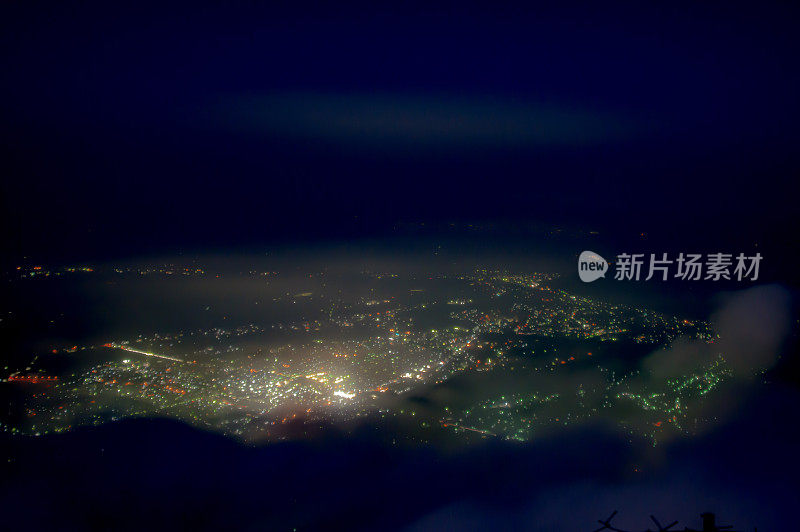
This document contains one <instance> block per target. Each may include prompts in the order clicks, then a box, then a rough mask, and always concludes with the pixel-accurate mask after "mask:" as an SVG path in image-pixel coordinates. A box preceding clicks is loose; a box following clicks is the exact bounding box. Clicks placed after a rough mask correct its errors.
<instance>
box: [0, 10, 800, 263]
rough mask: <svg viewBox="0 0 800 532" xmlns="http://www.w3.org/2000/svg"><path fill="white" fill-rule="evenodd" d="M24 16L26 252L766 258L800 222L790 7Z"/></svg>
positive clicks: (6, 208) (8, 108) (7, 148)
mask: <svg viewBox="0 0 800 532" xmlns="http://www.w3.org/2000/svg"><path fill="white" fill-rule="evenodd" d="M0 20H2V22H1V23H0V24H2V32H1V34H2V37H1V39H2V44H1V45H0V49H1V52H0V54H1V56H2V65H3V68H2V73H0V77H1V78H2V79H0V117H1V121H0V128H1V129H0V131H1V132H2V133H1V135H2V137H1V138H0V140H1V141H2V148H1V149H2V153H1V154H0V155H2V163H0V164H2V170H3V178H2V189H1V190H2V194H3V203H2V211H3V212H2V222H3V224H2V225H3V236H4V240H5V241H7V242H9V243H10V246H9V251H10V254H11V255H13V256H14V257H18V256H20V255H33V256H35V257H42V258H49V257H66V256H69V257H80V256H90V257H92V256H93V257H98V256H106V255H108V256H116V255H125V254H137V253H144V252H151V251H173V250H176V249H203V248H206V247H236V246H251V245H262V244H268V243H271V242H278V241H279V242H286V241H297V240H300V241H306V240H317V239H330V238H342V237H346V238H350V237H360V236H382V235H386V234H390V233H391V232H392V230H393V227H394V226H395V224H396V223H397V222H403V221H415V220H428V221H434V222H443V221H450V220H496V219H507V220H509V219H510V220H537V221H543V222H547V223H557V224H561V223H568V222H569V223H573V224H575V225H578V226H587V227H596V226H599V227H603V228H609V229H611V230H617V229H619V228H624V227H628V226H633V225H635V226H636V227H637V229H636V230H637V231H638V228H639V227H642V228H646V229H648V230H653V231H658V230H659V229H661V230H663V231H673V230H674V231H678V232H684V233H687V234H688V233H694V232H696V231H698V230H699V231H713V232H715V234H719V235H723V236H727V237H730V236H731V235H736V234H738V233H739V232H743V231H744V232H749V234H751V235H754V237H759V238H760V237H764V236H765V235H774V234H775V233H776V232H778V233H779V232H781V231H784V230H785V229H786V228H787V227H790V226H791V225H792V224H793V222H795V221H796V220H795V217H796V214H795V212H796V210H797V209H796V207H795V202H796V192H797V189H798V187H797V186H796V185H795V184H794V183H795V180H796V178H797V174H798V169H800V157H799V156H798V152H797V149H796V147H797V144H798V143H797V141H798V136H799V135H798V129H797V121H798V118H799V117H800V105H798V98H797V95H798V94H800V69H798V68H797V66H798V62H797V52H796V50H797V49H798V48H800V46H798V44H800V43H798V42H797V41H798V39H799V37H798V32H797V31H796V28H797V26H798V10H797V9H796V8H792V7H790V6H789V3H787V2H782V3H776V4H771V3H765V2H758V3H750V4H745V5H737V4H734V3H711V4H709V3H687V4H680V5H679V4H675V3H670V4H669V5H661V6H659V7H655V6H652V5H649V6H644V5H639V3H633V2H631V3H606V2H603V3H588V4H586V5H576V4H570V5H565V4H560V6H559V7H551V8H542V9H535V10H533V9H532V10H528V11H519V10H515V9H508V8H507V9H503V10H497V9H489V8H487V9H466V8H461V9H455V8H447V9H432V8H430V7H428V8H426V9H425V10H412V9H410V8H409V9H407V10H388V9H386V10H375V8H366V7H347V8H344V7H342V6H340V5H339V6H337V7H336V9H331V8H329V7H327V8H326V7H321V6H317V5H313V4H303V5H300V6H297V7H295V8H280V9H276V8H272V7H252V6H251V7H246V8H245V7H226V8H222V7H208V6H202V5H201V4H200V3H193V4H191V6H189V5H187V6H182V7H174V6H173V7H164V6H162V5H160V4H147V3H136V4H132V5H128V6H121V5H119V3H116V2H112V3H87V4H81V5H80V6H71V5H64V4H60V3H59V4H55V3H54V5H47V4H41V3H32V2H20V3H15V4H12V5H4V7H3V8H2V13H0ZM781 238H784V237H783V236H781ZM14 260H16V259H14Z"/></svg>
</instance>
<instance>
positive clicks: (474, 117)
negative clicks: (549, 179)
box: [218, 92, 634, 147]
mask: <svg viewBox="0 0 800 532" xmlns="http://www.w3.org/2000/svg"><path fill="white" fill-rule="evenodd" d="M218 110H219V111H221V112H222V114H223V115H224V121H225V122H227V123H228V124H229V125H232V126H233V127H235V128H237V129H243V130H246V131H251V132H260V133H264V134H269V135H277V136H282V137H290V138H300V139H313V140H323V141H336V142H342V143H349V144H352V143H355V144H361V145H365V144H366V145H372V146H375V145H378V144H380V145H384V146H408V145H418V146H439V147H441V146H446V145H456V146H464V145H471V146H488V147H526V146H556V147H557V146H576V145H577V146H583V145H597V144H603V143H606V142H609V141H615V140H618V139H619V138H620V137H628V136H631V135H632V134H633V130H634V127H633V121H632V120H630V119H628V118H624V117H621V116H618V114H615V113H609V112H600V111H596V110H589V109H583V108H580V106H569V105H554V104H547V103H537V102H531V101H523V100H513V99H509V98H498V97H462V96H453V95H444V94H442V95H430V94H425V95H408V94H395V93H387V94H371V93H369V94H363V93H362V94H333V93H327V94H326V93H315V92H308V93H269V94H262V95H246V96H237V97H234V98H231V99H228V100H227V101H225V102H224V103H223V104H222V105H221V107H220V108H219V109H218Z"/></svg>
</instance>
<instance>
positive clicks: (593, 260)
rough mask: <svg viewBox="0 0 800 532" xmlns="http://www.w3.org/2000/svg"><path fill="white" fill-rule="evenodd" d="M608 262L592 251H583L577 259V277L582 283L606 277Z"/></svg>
mask: <svg viewBox="0 0 800 532" xmlns="http://www.w3.org/2000/svg"><path fill="white" fill-rule="evenodd" d="M607 271H608V262H606V259H604V258H603V257H601V256H600V255H598V254H597V253H595V252H594V251H584V252H582V253H581V254H580V256H579V257H578V276H579V277H580V278H581V281H583V282H584V283H591V282H592V281H596V280H597V279H599V278H601V277H605V276H606V272H607Z"/></svg>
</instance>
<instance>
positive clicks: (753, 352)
mask: <svg viewBox="0 0 800 532" xmlns="http://www.w3.org/2000/svg"><path fill="white" fill-rule="evenodd" d="M790 316H791V299H790V296H789V293H788V292H787V291H786V290H785V289H783V288H781V287H779V286H776V285H769V286H757V287H754V288H749V289H747V290H742V291H739V292H734V293H731V294H728V295H726V296H725V297H724V298H723V301H722V303H721V305H720V306H719V308H718V309H717V311H716V312H715V313H714V314H713V316H712V318H711V323H712V326H713V329H714V331H715V332H716V333H717V334H718V335H719V339H718V341H716V342H713V343H710V344H709V343H706V342H704V341H699V340H687V339H678V340H676V341H675V342H673V343H672V344H671V345H670V346H669V347H667V348H665V349H661V350H658V351H656V352H655V353H653V354H651V355H649V356H648V357H647V358H646V359H645V360H644V361H643V363H642V366H643V368H644V369H647V370H649V371H650V373H651V374H652V376H653V377H655V378H671V377H675V376H677V375H680V374H682V373H683V372H685V371H687V370H691V369H694V368H697V367H698V366H701V365H703V364H706V363H708V362H710V361H711V360H712V359H714V358H715V357H716V356H717V354H722V356H723V357H724V358H725V360H726V362H727V363H728V364H729V366H730V367H731V369H732V370H733V372H734V376H737V377H747V376H750V375H753V374H754V373H757V372H760V371H764V370H767V369H769V368H771V367H772V366H773V365H775V363H776V362H777V361H778V356H779V355H780V349H781V346H782V344H783V342H784V340H785V339H786V335H787V334H788V332H789V326H790Z"/></svg>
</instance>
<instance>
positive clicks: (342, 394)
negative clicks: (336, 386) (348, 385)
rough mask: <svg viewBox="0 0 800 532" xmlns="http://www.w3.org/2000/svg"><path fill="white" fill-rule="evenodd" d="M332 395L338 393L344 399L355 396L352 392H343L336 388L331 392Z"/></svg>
mask: <svg viewBox="0 0 800 532" xmlns="http://www.w3.org/2000/svg"><path fill="white" fill-rule="evenodd" d="M333 395H338V396H339V397H344V398H345V399H352V398H353V397H355V396H356V394H354V393H347V392H343V391H342V390H336V391H335V392H333Z"/></svg>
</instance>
